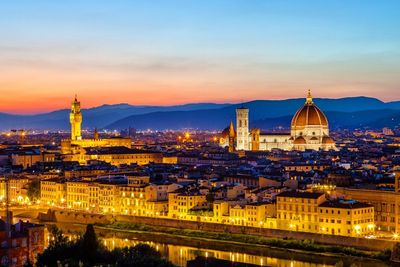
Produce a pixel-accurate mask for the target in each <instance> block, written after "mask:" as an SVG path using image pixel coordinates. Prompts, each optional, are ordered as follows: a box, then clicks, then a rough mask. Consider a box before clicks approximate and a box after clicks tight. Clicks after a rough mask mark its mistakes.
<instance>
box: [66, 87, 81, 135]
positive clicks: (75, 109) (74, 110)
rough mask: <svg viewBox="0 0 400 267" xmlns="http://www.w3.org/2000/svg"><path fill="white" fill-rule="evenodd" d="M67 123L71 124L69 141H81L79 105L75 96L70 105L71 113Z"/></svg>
mask: <svg viewBox="0 0 400 267" xmlns="http://www.w3.org/2000/svg"><path fill="white" fill-rule="evenodd" d="M69 122H70V123H71V140H81V139H82V135H81V125H82V113H81V103H80V102H79V101H78V99H77V97H76V95H75V99H74V101H73V102H72V105H71V113H70V114H69Z"/></svg>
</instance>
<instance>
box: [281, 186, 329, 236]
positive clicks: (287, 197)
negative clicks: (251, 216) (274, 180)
mask: <svg viewBox="0 0 400 267" xmlns="http://www.w3.org/2000/svg"><path fill="white" fill-rule="evenodd" d="M325 200H326V199H325V194H323V193H311V192H294V191H291V192H283V193H280V194H279V195H277V197H276V208H277V219H278V228H279V229H282V230H292V231H303V232H312V233H316V232H318V230H319V225H318V206H319V205H320V204H321V203H323V202H325Z"/></svg>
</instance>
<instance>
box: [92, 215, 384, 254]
mask: <svg viewBox="0 0 400 267" xmlns="http://www.w3.org/2000/svg"><path fill="white" fill-rule="evenodd" d="M95 227H96V229H99V230H101V229H103V230H112V231H121V232H130V233H146V234H149V233H151V234H152V235H154V234H157V235H162V236H174V237H184V238H190V239H191V240H192V241H194V240H200V241H207V242H219V243H222V244H225V245H229V244H235V245H240V246H252V247H253V248H254V247H255V246H257V247H269V248H274V249H283V250H288V251H294V252H301V253H307V254H314V255H321V254H323V255H325V256H332V257H338V256H339V257H340V256H349V257H356V258H367V259H371V260H377V261H382V262H387V261H389V259H390V254H391V251H390V250H384V251H381V252H376V251H365V250H360V249H356V248H353V247H345V246H333V245H323V244H318V243H315V242H314V241H313V240H307V239H306V240H295V239H277V238H267V237H260V236H251V235H245V234H231V233H216V232H207V231H202V230H187V229H177V228H170V227H158V226H149V225H143V224H133V223H120V222H117V223H113V224H97V225H96V226H95Z"/></svg>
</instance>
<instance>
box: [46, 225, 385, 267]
mask: <svg viewBox="0 0 400 267" xmlns="http://www.w3.org/2000/svg"><path fill="white" fill-rule="evenodd" d="M58 226H59V227H60V228H61V229H62V230H63V231H64V233H65V235H66V236H67V237H68V238H69V239H70V240H74V239H77V238H78V237H79V235H78V234H77V233H78V232H83V231H84V226H82V225H80V226H77V225H75V226H73V225H71V224H70V225H68V226H65V225H58ZM96 232H97V234H98V236H99V237H100V239H101V242H102V243H103V245H104V246H105V247H107V248H108V249H110V250H112V249H114V248H121V247H131V246H135V245H137V244H139V243H145V244H148V245H150V246H151V247H153V248H155V249H156V250H157V251H159V252H160V253H161V254H162V255H163V256H164V257H166V258H168V259H169V260H170V261H171V262H172V263H174V264H175V265H177V266H187V262H188V261H190V260H194V259H195V258H196V257H197V256H202V257H205V258H216V259H220V260H225V261H228V262H240V263H246V264H253V265H257V266H271V267H272V266H276V267H323V266H324V267H325V266H326V267H328V266H374V267H375V266H379V267H381V266H387V265H386V264H384V263H382V262H376V261H368V260H365V261H364V260H363V261H361V260H360V259H356V258H351V257H328V256H324V255H319V254H304V253H297V252H292V251H285V250H279V249H272V248H267V247H261V248H260V247H257V246H253V247H250V248H249V247H243V246H240V245H234V244H232V245H231V244H222V245H221V244H216V243H218V242H208V241H207V242H204V241H195V240H191V239H179V238H176V237H165V236H160V235H157V234H154V233H153V234H152V233H146V234H134V233H126V232H115V231H110V230H96ZM46 235H47V238H46V240H47V241H49V240H50V236H49V234H48V233H46ZM154 240H157V242H154Z"/></svg>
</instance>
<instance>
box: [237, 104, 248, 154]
mask: <svg viewBox="0 0 400 267" xmlns="http://www.w3.org/2000/svg"><path fill="white" fill-rule="evenodd" d="M236 133H237V136H236V142H237V143H236V149H237V150H249V142H250V141H251V140H250V139H249V109H247V108H238V109H236Z"/></svg>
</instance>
